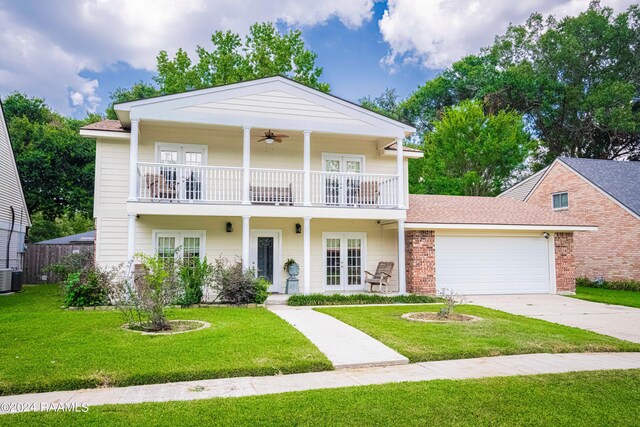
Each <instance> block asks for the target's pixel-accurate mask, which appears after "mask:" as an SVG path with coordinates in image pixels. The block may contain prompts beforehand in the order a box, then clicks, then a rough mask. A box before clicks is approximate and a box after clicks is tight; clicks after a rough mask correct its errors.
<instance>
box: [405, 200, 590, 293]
mask: <svg viewBox="0 0 640 427" xmlns="http://www.w3.org/2000/svg"><path fill="white" fill-rule="evenodd" d="M594 230H597V227H594V226H591V225H589V224H586V223H584V222H583V221H581V220H578V219H576V218H573V217H570V216H568V215H566V213H561V212H550V211H547V210H544V209H541V208H538V207H535V206H531V205H528V204H525V203H524V202H521V201H518V200H515V199H509V198H494V197H463V196H435V195H410V196H409V210H408V212H407V221H406V223H405V261H406V286H407V291H408V292H410V293H418V294H435V293H436V292H438V291H441V290H444V289H447V290H450V291H453V292H455V293H456V294H464V295H473V294H530V293H538V294H539V293H557V292H569V293H570V292H574V291H575V278H576V277H575V263H574V257H573V233H574V232H576V231H594Z"/></svg>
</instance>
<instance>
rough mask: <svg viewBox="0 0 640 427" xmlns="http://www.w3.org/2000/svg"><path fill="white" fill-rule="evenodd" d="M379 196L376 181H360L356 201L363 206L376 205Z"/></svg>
mask: <svg viewBox="0 0 640 427" xmlns="http://www.w3.org/2000/svg"><path fill="white" fill-rule="evenodd" d="M378 196H380V188H379V185H378V183H377V182H376V181H362V182H361V183H360V194H359V197H358V199H359V200H358V203H359V204H360V205H364V206H376V205H377V204H378Z"/></svg>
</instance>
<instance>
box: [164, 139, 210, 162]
mask: <svg viewBox="0 0 640 427" xmlns="http://www.w3.org/2000/svg"><path fill="white" fill-rule="evenodd" d="M208 151H209V150H208V147H207V146H206V145H197V144H177V143H175V142H156V152H155V158H156V163H166V164H169V165H187V166H206V165H207V156H208Z"/></svg>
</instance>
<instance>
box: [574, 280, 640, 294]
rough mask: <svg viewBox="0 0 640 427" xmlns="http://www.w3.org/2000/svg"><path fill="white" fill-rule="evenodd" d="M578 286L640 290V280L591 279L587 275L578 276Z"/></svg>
mask: <svg viewBox="0 0 640 427" xmlns="http://www.w3.org/2000/svg"><path fill="white" fill-rule="evenodd" d="M576 286H585V287H588V288H603V289H611V290H615V291H640V281H637V280H611V281H609V280H591V279H588V278H586V277H578V278H577V279H576Z"/></svg>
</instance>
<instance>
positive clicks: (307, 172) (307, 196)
mask: <svg viewBox="0 0 640 427" xmlns="http://www.w3.org/2000/svg"><path fill="white" fill-rule="evenodd" d="M303 169H304V186H303V188H304V196H303V197H304V205H305V206H311V131H310V130H305V131H304V168H303Z"/></svg>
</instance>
